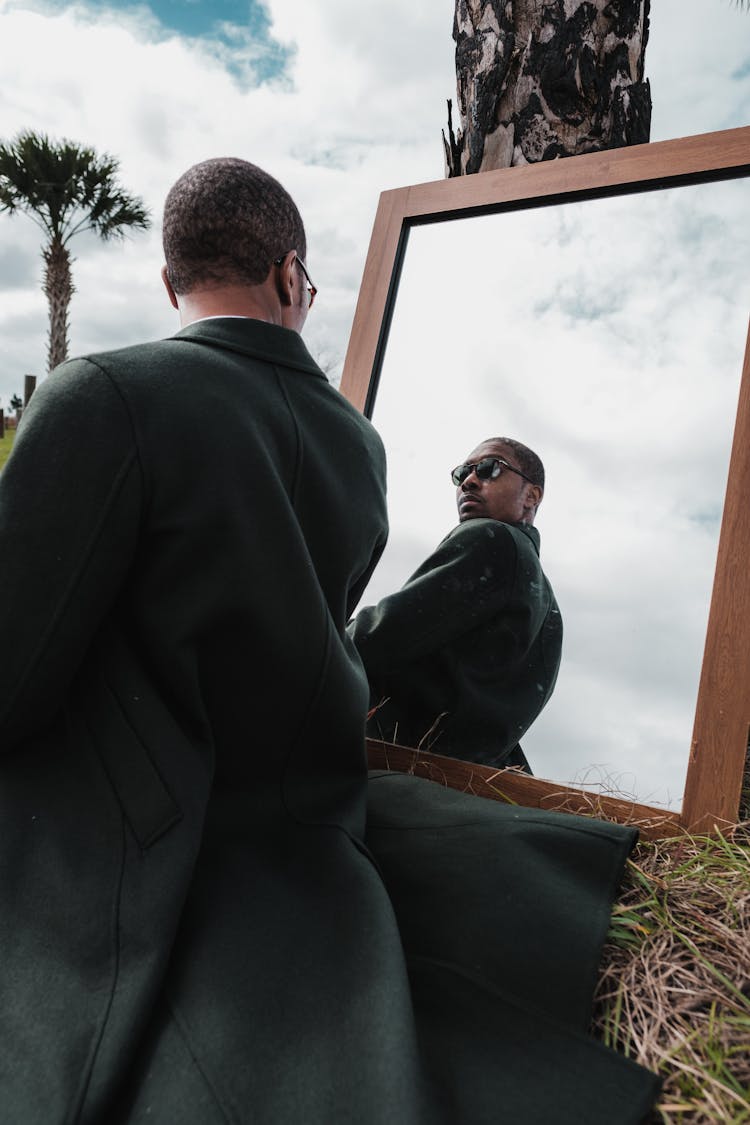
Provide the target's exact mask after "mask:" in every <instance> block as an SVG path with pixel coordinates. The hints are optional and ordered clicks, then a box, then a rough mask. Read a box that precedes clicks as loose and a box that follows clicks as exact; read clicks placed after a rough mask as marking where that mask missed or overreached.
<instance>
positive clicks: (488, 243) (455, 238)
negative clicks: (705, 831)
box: [361, 181, 750, 809]
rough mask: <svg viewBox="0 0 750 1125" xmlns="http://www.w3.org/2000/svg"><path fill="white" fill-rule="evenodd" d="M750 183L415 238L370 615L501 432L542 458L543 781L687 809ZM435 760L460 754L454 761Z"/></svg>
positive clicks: (466, 225)
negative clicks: (459, 475)
mask: <svg viewBox="0 0 750 1125" xmlns="http://www.w3.org/2000/svg"><path fill="white" fill-rule="evenodd" d="M748 202H749V199H748V185H747V184H746V182H744V181H732V182H726V183H716V184H707V185H702V186H694V187H684V188H676V189H673V190H669V191H659V192H655V193H651V194H643V195H638V196H630V197H624V198H612V199H602V200H596V201H586V202H582V203H570V204H565V205H560V206H557V207H548V208H538V209H531V210H525V211H519V212H509V213H506V214H502V215H494V216H488V217H484V218H473V219H462V220H459V221H455V222H451V223H440V224H436V225H431V226H423V227H417V228H415V229H413V230H412V231H411V234H410V240H409V247H408V251H407V254H406V261H405V265H404V269H403V273H402V278H401V284H400V288H399V293H398V298H397V301H396V309H395V314H394V319H393V324H392V328H391V334H390V339H389V343H388V349H387V353H386V358H385V364H384V367H383V373H382V376H381V381H380V387H379V390H378V395H377V398H376V402H375V408H374V412H373V421H374V423H375V425H376V426H377V427H378V429H379V430H380V432H381V434H382V436H383V438H384V441H385V445H386V449H387V451H388V458H389V506H390V520H391V539H390V543H389V546H388V548H387V549H386V553H385V555H384V557H383V560H382V561H381V563H380V565H379V567H378V569H377V571H376V573H375V575H374V577H373V579H372V581H371V583H370V586H369V587H368V589H367V591H366V592H365V594H364V596H363V598H362V601H361V605H362V606H368V605H371V604H373V603H375V602H377V601H379V600H380V599H381V598H382V597H383V596H385V595H386V594H389V593H391V592H392V591H394V590H396V589H397V588H399V587H400V586H401V585H402V584H403V583H404V582H405V581H406V579H407V578H408V577H409V575H411V574H412V573H413V572H414V571H415V570H416V569H417V568H418V567H419V566H420V564H421V563H422V562H423V561H424V560H425V559H426V558H427V557H428V556H429V555H430V554H431V553H432V552H433V551H434V549H435V547H436V545H437V544H438V542H439V541H440V540H441V539H443V537H444V536H445V535H446V534H447V533H448V532H449V531H450V530H451V528H453V527H454V526H455V525H456V523H457V520H458V517H457V515H456V509H455V489H454V486H453V485H452V483H451V480H450V470H451V469H452V468H453V467H454V466H455V465H457V464H459V463H460V462H461V461H463V460H464V459H465V458H466V457H467V454H468V453H470V452H471V451H472V450H473V449H475V447H476V446H477V445H478V444H479V443H480V442H481V441H483V440H484V439H485V438H487V437H490V436H493V435H506V436H511V437H514V438H516V439H518V440H520V441H522V442H524V443H525V444H527V445H529V446H530V447H531V448H532V449H534V450H536V452H538V453H539V455H540V456H541V458H542V460H543V462H544V464H545V468H546V487H545V493H544V500H543V503H542V505H541V507H540V509H539V514H538V516H537V518H536V527H537V528H538V530H539V532H540V535H541V561H542V565H543V567H544V570H545V572H546V574H547V576H548V577H549V579H550V581H551V583H552V585H553V587H554V590H555V593H556V596H557V600H558V602H559V605H560V608H561V611H562V616H563V620H564V624H565V636H564V643H563V653H562V664H561V667H560V673H559V678H558V681H557V685H556V688H555V692H554V694H553V695H552V697H551V700H550V701H549V703H548V705H547V706H546V708H545V710H544V711H543V712H542V714H541V715H540V717H539V718H538V719H537V720H536V722H535V723H534V725H533V726H532V727H531V728H530V730H529V731H528V732H527V733H526V734H525V736H524V737H523V739H522V746H523V750H524V753H525V755H526V757H527V759H528V761H529V763H530V765H531V768H532V770H533V772H534V774H535V775H537V776H540V777H546V778H549V779H551V780H553V781H555V782H559V783H563V784H572V785H576V786H583V787H588V786H591V787H593V788H599V789H602V790H603V791H605V792H608V793H612V794H614V795H618V796H626V797H631V798H633V799H636V800H639V801H641V802H645V803H648V804H652V805H661V806H665V807H669V808H673V809H677V808H679V806H680V802H681V797H682V790H683V785H684V779H685V773H686V768H687V761H688V751H689V746H690V738H691V731H692V722H693V713H694V708H695V699H696V694H697V685H698V676H699V672H700V666H701V659H702V654H703V641H704V636H705V629H706V621H707V614H708V603H709V598H710V593H711V584H712V578H713V570H714V564H715V558H716V546H717V541H718V532H719V523H720V518H721V511H722V506H723V496H724V489H725V486H726V474H727V464H728V460H729V449H730V443H731V436H732V427H733V422H734V414H735V410H736V402H737V391H738V386H739V378H740V371H741V364H742V353H743V349H744V344H745V337H746V332H747V311H748V307H750V284H749V283H748V276H747V274H748V271H747V266H746V263H747V261H748V260H749V259H750V254H749V253H748V251H749V250H750V247H749V246H748V242H750V238H748V235H747V219H746V217H747V212H748ZM434 749H436V750H438V751H439V747H438V746H435V747H434Z"/></svg>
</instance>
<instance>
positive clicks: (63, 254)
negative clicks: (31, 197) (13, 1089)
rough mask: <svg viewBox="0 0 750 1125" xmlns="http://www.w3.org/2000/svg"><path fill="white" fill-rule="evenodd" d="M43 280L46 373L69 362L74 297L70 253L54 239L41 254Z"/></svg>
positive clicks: (60, 241)
mask: <svg viewBox="0 0 750 1125" xmlns="http://www.w3.org/2000/svg"><path fill="white" fill-rule="evenodd" d="M42 258H43V259H44V280H43V283H42V290H43V291H44V295H45V297H46V298H47V306H48V309H49V336H48V344H47V371H48V372H49V371H52V369H53V368H55V367H57V365H58V363H62V362H63V360H65V359H67V358H68V307H69V305H70V299H71V297H72V296H73V294H74V293H75V288H74V286H73V273H72V270H71V265H72V261H73V259H72V258H71V256H70V251H69V250H68V249H67V247H66V246H64V245H63V243H62V240H61V239H60V238H57V237H53V238H51V239H50V241H49V243H48V244H47V246H45V248H44V249H43V250H42Z"/></svg>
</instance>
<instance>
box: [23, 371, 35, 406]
mask: <svg viewBox="0 0 750 1125" xmlns="http://www.w3.org/2000/svg"><path fill="white" fill-rule="evenodd" d="M35 390H36V375H24V377H23V407H24V410H25V409H26V407H27V406H28V405H29V400H30V398H31V396H32V395H33V393H34V391H35Z"/></svg>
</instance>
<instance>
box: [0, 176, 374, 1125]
mask: <svg viewBox="0 0 750 1125" xmlns="http://www.w3.org/2000/svg"><path fill="white" fill-rule="evenodd" d="M164 251H165V256H166V266H165V268H164V271H163V275H164V283H165V286H166V290H167V293H168V295H169V298H170V300H171V302H172V304H173V305H174V306H175V307H176V308H177V309H178V311H179V315H180V320H181V323H182V325H183V328H182V329H181V331H179V332H178V333H177V334H176V335H175V336H174V337H173V338H172V339H169V340H163V341H160V342H157V343H152V344H145V345H141V346H137V347H133V348H126V349H124V350H122V351H118V352H112V353H109V354H105V355H98V356H91V357H88V358H85V359H79V360H73V361H71V362H69V363H66V364H64V365H63V366H62V367H61V368H60V369H59V370H57V371H56V372H54V373H53V374H52V375H51V376H50V378H49V379H48V380H47V381H46V382H45V383H44V384H43V385H42V386H41V387H40V389H39V390H37V392H36V394H35V395H34V398H33V400H32V404H31V406H30V407H29V410H28V411H27V412H26V414H25V416H24V420H23V423H22V426H21V430H20V432H19V435H18V440H17V444H16V447H15V449H14V451H13V455H12V457H11V458H10V461H9V462H8V465H7V467H6V468H5V470H4V472H3V474H2V477H1V478H0V559H1V560H2V564H1V565H2V571H1V573H2V581H1V583H0V590H1V593H2V597H1V599H0V601H1V604H2V607H3V609H2V614H3V620H2V624H3V636H4V637H5V638H6V642H9V641H10V638H11V637H12V638H13V640H12V643H4V644H3V645H2V646H1V647H2V656H0V747H1V748H2V757H1V758H0V764H1V770H2V776H1V777H0V816H1V817H2V831H1V832H0V837H1V841H2V842H1V844H0V848H1V851H0V855H1V858H2V867H1V869H0V919H1V921H0V1013H1V1014H2V1018H1V1019H0V1037H1V1038H2V1043H1V1044H0V1059H1V1060H2V1061H1V1062H0V1071H1V1072H2V1074H1V1077H0V1107H2V1108H0V1121H2V1122H10V1121H13V1122H23V1123H24V1125H31V1123H35V1122H39V1123H41V1122H44V1123H45V1125H51V1123H53V1122H58V1121H60V1122H62V1121H65V1122H68V1121H76V1122H78V1121H79V1120H80V1121H82V1122H90V1121H91V1122H106V1123H107V1125H111V1123H112V1122H114V1121H115V1120H119V1119H120V1118H119V1115H120V1114H122V1115H123V1119H126V1120H130V1115H131V1114H132V1115H133V1119H135V1120H137V1119H140V1116H141V1115H145V1114H146V1110H147V1108H148V1106H149V1105H151V1106H152V1109H151V1110H150V1111H149V1113H151V1114H153V1116H149V1117H148V1119H149V1120H155V1121H158V1122H159V1123H160V1125H167V1122H178V1121H179V1122H181V1123H183V1122H196V1123H200V1125H209V1123H210V1122H213V1121H214V1120H224V1119H225V1118H224V1117H223V1116H222V1114H224V1113H229V1112H230V1110H228V1109H227V1106H230V1105H234V1104H243V1102H245V1103H247V1105H248V1108H247V1109H246V1110H243V1111H242V1113H243V1114H244V1116H242V1118H241V1119H242V1120H243V1121H244V1120H248V1121H249V1120H253V1121H255V1120H256V1117H255V1116H254V1112H253V1111H251V1108H250V1107H249V1095H248V1090H250V1089H252V1090H255V1091H256V1095H257V1098H258V1106H259V1107H261V1108H259V1109H257V1112H258V1117H257V1120H263V1121H265V1120H291V1119H292V1116H291V1110H290V1109H289V1108H288V1107H289V1104H290V1101H289V1100H290V1099H292V1100H293V1099H294V1098H297V1099H298V1098H299V1096H300V1090H304V1089H305V1088H306V1085H308V1084H309V1080H310V1074H311V1073H313V1072H314V1071H316V1069H317V1068H319V1067H321V1068H322V1073H320V1074H318V1075H317V1078H319V1079H320V1080H321V1081H322V1082H323V1083H325V1082H326V1081H327V1079H328V1072H327V1070H326V1069H325V1065H324V1064H323V1063H321V1061H320V1060H319V1059H317V1053H318V1049H317V1047H316V1046H315V1044H307V1042H306V1039H305V1037H306V1036H307V1035H309V1034H310V1033H311V1030H312V1028H313V1027H315V1025H316V1023H317V1021H318V1020H319V1019H320V1014H321V1003H322V1002H323V1000H325V1004H326V1006H327V1007H326V1011H327V1014H328V1017H329V1018H330V1019H331V1020H332V1021H333V1023H334V1024H336V1023H337V1022H338V1023H340V1024H341V1025H342V1026H346V1027H348V1028H349V1029H350V1031H351V1032H352V1035H353V1036H354V1038H355V1039H357V1038H358V1037H359V1035H360V1034H363V1032H362V1029H361V1028H359V1027H358V1017H357V1010H356V1008H357V1004H358V995H359V989H358V986H357V983H356V979H355V978H356V977H357V974H358V972H359V960H360V957H361V951H360V948H359V939H358V938H357V940H356V941H355V934H356V935H358V934H359V932H360V929H361V926H362V924H363V917H367V916H368V912H372V911H374V912H376V913H377V911H378V909H379V907H380V905H381V904H382V902H383V900H384V897H385V892H384V891H383V889H382V885H381V883H380V879H379V877H377V876H376V875H375V873H374V871H373V869H372V866H371V864H370V863H369V861H367V860H366V859H365V858H364V857H363V855H362V853H361V849H360V848H359V847H357V846H354V845H352V843H351V842H350V840H349V837H350V835H351V836H356V837H358V838H361V837H362V835H363V832H364V807H365V805H364V802H365V797H366V763H365V758H364V746H363V723H364V720H363V718H362V715H363V713H364V711H365V709H366V703H367V684H366V680H365V677H364V674H363V672H362V669H361V666H360V665H359V661H358V660H357V658H356V654H355V653H354V650H353V646H352V644H351V641H349V639H348V638H347V636H346V633H345V630H344V626H345V623H346V621H347V619H348V617H349V615H350V614H351V612H352V610H353V608H354V606H355V604H356V601H357V598H358V596H359V594H360V592H361V590H362V589H363V587H364V585H365V583H366V582H367V579H368V576H369V574H370V572H371V570H372V568H373V566H374V564H375V562H376V560H377V558H378V556H379V554H380V552H381V551H382V548H383V545H384V542H385V537H386V531H387V525H386V516H385V501H384V482H383V478H384V464H383V453H382V446H381V442H380V440H379V438H378V437H377V436H376V434H375V432H374V430H373V429H372V427H371V426H370V424H369V423H368V422H367V421H366V420H365V419H363V418H362V416H361V415H360V414H359V413H358V412H357V411H356V410H354V408H353V407H351V406H350V405H349V404H348V403H347V402H346V401H345V400H344V399H343V398H342V396H341V395H340V394H339V393H338V392H337V391H335V390H334V389H333V388H332V387H331V386H330V385H329V383H328V381H327V380H326V378H325V377H324V375H323V374H322V372H321V371H320V369H319V368H318V367H317V365H316V364H315V363H314V361H313V360H312V359H311V357H310V355H309V353H308V351H307V349H306V347H305V345H304V343H303V342H302V340H301V338H300V336H299V332H300V330H301V328H302V326H303V324H304V322H305V319H306V316H307V314H308V310H309V307H310V306H311V304H312V301H313V298H314V296H315V289H314V287H313V286H312V283H311V282H310V279H309V274H308V270H307V266H306V264H305V261H304V259H305V253H306V245H305V232H304V227H303V225H302V221H301V218H300V216H299V213H298V211H297V208H296V206H295V205H294V203H293V201H292V200H291V198H290V197H289V195H288V194H287V193H286V191H285V190H284V189H283V188H282V187H281V185H280V184H278V183H277V182H276V181H275V180H274V179H273V178H272V177H270V176H268V175H267V174H266V173H264V172H263V171H262V170H261V169H259V168H256V167H255V166H254V165H252V164H248V163H247V162H244V161H241V160H234V159H220V160H210V161H207V162H205V163H202V164H199V165H197V166H196V167H194V168H192V169H190V170H189V171H188V172H187V173H185V175H184V176H182V177H181V178H180V179H179V180H178V181H177V183H176V184H175V185H174V187H173V188H172V190H171V192H170V193H169V196H168V197H167V200H166V205H165V212H164ZM353 498H354V499H355V500H356V507H357V509H358V510H359V511H361V513H362V515H361V517H360V518H359V519H358V520H356V521H353V520H351V518H350V503H351V502H352V499H353ZM332 543H335V545H336V546H335V549H332V547H331V544H332ZM279 868H281V870H278V869H279ZM362 868H364V869H365V872H364V874H362V871H361V869H362ZM318 872H320V873H321V874H320V875H319V876H318ZM370 872H372V874H370ZM358 884H361V887H360V889H359V891H356V890H354V891H352V894H353V896H354V898H355V900H356V901H357V907H358V908H357V909H353V910H352V913H351V918H350V920H349V919H347V917H346V916H344V917H342V918H340V919H339V920H338V921H337V922H336V935H337V937H336V940H337V941H338V943H339V947H340V948H339V951H338V955H337V959H336V962H335V963H334V962H333V961H332V960H331V959H330V957H329V951H330V944H331V941H332V934H331V919H332V918H335V917H336V916H337V914H338V912H339V900H338V896H339V894H340V888H341V887H346V886H354V887H357V885H358ZM306 919H307V920H306ZM282 920H283V923H284V924H283V925H282ZM316 920H317V921H316ZM299 926H302V929H300V928H299ZM347 950H348V951H349V952H348V953H347ZM374 964H375V962H373V965H374ZM329 978H332V979H329ZM283 980H286V982H287V984H286V986H284V985H283V984H282V981H283ZM285 988H286V990H287V991H289V992H293V993H294V995H295V996H296V998H297V1005H296V1007H294V1010H292V1007H293V1006H292V1005H289V1004H287V1009H288V1010H289V1016H288V1023H285V1020H284V1018H283V1017H282V1016H281V1015H277V1009H278V1006H279V1004H281V1005H282V1006H283V1005H284V1003H285V1001H284V993H285ZM353 1007H354V1011H352V1008H353ZM359 1008H360V1010H361V1011H362V1013H363V1015H362V1021H363V1022H364V1023H366V1025H367V1028H368V1030H369V1029H371V1028H372V1027H377V1026H378V1021H379V1020H380V1021H382V1019H383V1018H384V1017H383V1013H382V1010H381V1008H382V1005H381V1006H380V1007H379V1005H378V1003H377V1001H376V1002H374V1003H373V1005H372V1006H371V1007H370V1008H369V1009H366V1008H365V1007H364V1006H363V1005H359ZM388 1010H389V1012H390V1006H389V1009H388ZM261 1029H262V1032H263V1033H262V1034H261V1033H260V1032H261ZM295 1029H296V1031H295ZM292 1032H294V1033H295V1034H297V1033H298V1034H299V1037H300V1038H299V1040H298V1041H297V1040H294V1039H293V1037H292ZM285 1043H286V1047H285V1049H286V1051H287V1056H286V1064H287V1066H288V1070H289V1073H290V1074H295V1075H296V1079H295V1081H296V1083H297V1085H296V1086H295V1084H294V1082H291V1083H290V1081H289V1080H283V1079H282V1078H281V1077H280V1076H277V1077H276V1078H274V1077H273V1075H274V1068H275V1067H276V1066H278V1065H279V1059H280V1058H281V1057H282V1053H281V1045H282V1044H285ZM334 1063H335V1064H336V1065H337V1064H338V1060H337V1059H336V1060H334V1059H333V1058H328V1059H327V1065H328V1066H329V1067H333V1066H334ZM287 1066H285V1067H284V1069H285V1070H286V1069H287ZM260 1076H263V1079H264V1080H265V1081H266V1082H267V1085H268V1090H266V1091H264V1090H263V1080H262V1079H261V1077H260ZM354 1080H355V1075H354V1074H353V1072H352V1071H351V1070H350V1071H349V1073H347V1072H346V1071H345V1072H344V1073H343V1074H342V1075H341V1077H340V1078H338V1079H337V1078H335V1077H334V1078H331V1084H330V1090H329V1095H330V1097H331V1098H332V1099H333V1101H334V1102H336V1101H337V1099H339V1100H340V1099H343V1098H344V1097H345V1095H344V1094H343V1093H342V1087H343V1086H345V1085H346V1084H347V1083H348V1084H351V1083H352V1082H353V1081H354ZM356 1081H357V1083H360V1082H361V1078H360V1077H359V1076H356ZM366 1086H367V1083H366V1082H365V1084H364V1088H363V1096H366V1095H367V1090H366ZM321 1096H322V1095H321ZM346 1096H347V1097H348V1094H347V1095H346ZM131 1099H135V1100H134V1101H133V1105H132V1106H131V1105H130V1100H131ZM299 1119H300V1120H303V1119H306V1117H305V1114H304V1113H301V1116H300V1118H299ZM309 1120H311V1121H317V1120H321V1121H322V1120H324V1112H323V1109H322V1108H320V1109H318V1110H316V1109H315V1107H314V1104H313V1105H312V1108H311V1115H310V1118H309Z"/></svg>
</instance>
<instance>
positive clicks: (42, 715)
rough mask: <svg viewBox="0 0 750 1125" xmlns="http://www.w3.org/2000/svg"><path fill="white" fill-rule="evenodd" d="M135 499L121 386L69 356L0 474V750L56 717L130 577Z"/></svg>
mask: <svg viewBox="0 0 750 1125" xmlns="http://www.w3.org/2000/svg"><path fill="white" fill-rule="evenodd" d="M141 503H142V483H141V474H140V467H139V459H138V456H137V449H136V444H135V441H134V437H133V431H132V426H131V422H130V418H129V415H128V411H127V409H126V407H125V404H124V403H123V401H122V399H121V397H120V395H119V392H118V391H117V389H116V388H115V387H114V385H113V384H112V383H111V381H110V379H109V378H108V377H107V376H106V375H105V374H104V373H103V372H102V371H101V370H100V369H99V368H98V367H97V366H96V365H95V364H93V363H91V362H90V361H87V360H76V361H72V362H70V363H66V364H64V365H63V366H62V367H60V368H58V369H57V370H56V371H55V372H53V373H52V374H51V375H50V377H49V378H48V379H47V380H46V381H45V382H44V383H43V384H42V386H41V387H40V388H39V389H38V390H37V391H36V393H35V394H34V397H33V399H32V400H31V403H30V404H29V407H28V409H27V411H25V413H24V417H23V419H22V422H21V426H20V427H19V433H18V436H17V438H16V441H15V444H14V448H13V451H12V454H11V456H10V458H9V459H8V461H7V463H6V466H5V468H4V469H3V471H2V473H0V636H1V637H2V642H1V643H0V752H6V751H9V750H12V749H13V748H14V747H15V746H17V745H18V744H19V743H20V742H21V741H23V740H24V739H25V738H27V737H29V736H31V735H33V734H35V733H36V732H37V731H39V730H41V729H42V728H43V727H44V726H45V725H47V724H48V723H49V722H50V721H51V720H52V719H53V718H54V717H55V715H56V714H57V713H58V711H59V709H60V707H61V705H62V704H63V702H64V699H65V695H66V692H67V690H68V689H69V686H70V684H71V681H72V680H73V678H74V676H75V674H76V671H77V670H78V668H79V666H80V664H81V662H82V660H83V658H84V656H85V654H86V651H87V649H88V647H89V645H90V643H91V640H92V638H93V636H94V634H95V633H96V631H97V629H98V628H99V626H100V625H101V623H102V621H103V619H104V617H105V615H106V613H107V612H108V610H109V609H110V607H111V606H112V604H113V602H114V600H115V598H116V597H117V594H118V591H119V589H120V588H121V585H122V583H123V581H124V579H125V576H126V575H127V572H128V568H129V566H130V564H131V561H132V557H133V554H134V550H135V544H136V539H137V535H138V527H139V521H140V509H141Z"/></svg>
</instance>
